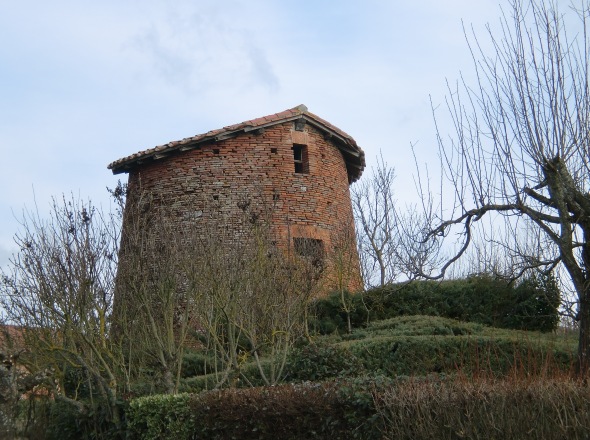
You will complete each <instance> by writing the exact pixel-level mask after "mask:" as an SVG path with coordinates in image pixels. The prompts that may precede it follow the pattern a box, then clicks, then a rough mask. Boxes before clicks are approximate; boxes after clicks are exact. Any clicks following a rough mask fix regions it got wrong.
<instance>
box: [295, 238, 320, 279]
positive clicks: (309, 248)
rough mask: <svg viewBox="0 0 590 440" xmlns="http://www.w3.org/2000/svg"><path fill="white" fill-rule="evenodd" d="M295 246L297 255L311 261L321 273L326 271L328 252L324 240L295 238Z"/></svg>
mask: <svg viewBox="0 0 590 440" xmlns="http://www.w3.org/2000/svg"><path fill="white" fill-rule="evenodd" d="M293 244H294V247H295V252H296V253H297V254H299V255H301V256H302V257H304V258H306V259H307V260H309V261H310V262H311V264H312V265H313V266H314V267H315V268H316V269H318V270H319V271H322V270H323V269H324V266H325V261H324V259H325V257H326V252H325V249H324V242H323V241H322V240H318V239H316V238H306V237H294V238H293Z"/></svg>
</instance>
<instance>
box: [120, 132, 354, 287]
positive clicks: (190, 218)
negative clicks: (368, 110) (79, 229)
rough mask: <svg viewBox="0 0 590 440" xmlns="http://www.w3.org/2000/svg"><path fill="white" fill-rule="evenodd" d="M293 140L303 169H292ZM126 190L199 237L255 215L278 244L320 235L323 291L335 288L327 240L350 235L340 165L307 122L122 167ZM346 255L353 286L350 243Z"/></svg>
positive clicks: (231, 229) (237, 228)
mask: <svg viewBox="0 0 590 440" xmlns="http://www.w3.org/2000/svg"><path fill="white" fill-rule="evenodd" d="M294 145H296V147H295V148H299V149H300V156H301V159H302V162H303V164H302V167H300V168H299V170H300V171H303V172H295V159H294V152H293V146H294ZM128 190H129V192H128V197H129V198H130V200H134V199H135V200H136V199H137V198H138V197H139V195H140V194H143V195H146V194H149V196H150V199H151V200H153V202H155V203H156V205H157V206H161V207H164V209H163V210H162V212H163V213H164V215H165V216H166V218H167V220H168V221H170V222H171V223H172V224H174V225H176V226H177V227H179V228H182V227H183V226H188V225H189V224H190V225H191V228H194V230H196V233H197V234H199V233H200V234H202V235H203V237H205V236H206V235H207V234H211V231H212V230H216V231H220V233H225V234H230V235H232V236H233V237H234V238H235V237H239V236H240V234H244V233H246V232H245V231H246V224H247V222H248V220H249V219H248V217H250V219H251V218H252V217H255V218H260V219H264V220H265V221H268V222H269V224H270V231H271V234H272V236H273V239H274V240H275V241H276V244H277V246H278V247H280V248H282V249H284V250H288V249H292V248H293V239H294V238H312V239H317V240H321V241H322V245H323V246H324V248H325V251H326V255H327V260H328V261H327V263H328V264H327V267H328V270H327V271H326V273H325V274H324V278H325V281H326V282H325V283H324V290H325V291H329V290H331V289H333V288H334V287H335V277H334V276H333V273H331V272H333V269H334V264H333V262H332V261H331V257H330V256H331V255H332V252H333V244H334V242H335V241H339V240H340V241H341V238H342V236H343V235H345V236H348V237H354V222H353V217H352V207H351V202H350V192H349V184H348V175H347V170H346V164H345V162H344V159H343V157H342V154H341V153H340V151H339V150H338V148H337V146H336V145H335V144H334V143H333V142H332V141H330V140H327V139H325V138H324V135H323V134H322V133H321V132H320V131H318V130H317V129H315V128H314V127H313V126H311V125H309V124H307V125H305V127H304V128H303V131H297V130H295V127H294V123H293V122H285V123H282V124H277V125H273V126H271V127H268V128H266V129H265V130H261V131H258V132H256V133H255V132H249V133H243V134H240V135H238V136H237V137H234V138H230V139H226V140H222V141H218V142H211V143H209V144H200V145H199V147H197V148H196V149H193V150H189V151H186V152H182V153H177V154H175V155H173V156H168V157H165V158H163V159H160V160H155V161H150V162H149V163H145V164H143V165H139V166H137V167H135V168H134V169H133V170H131V171H130V174H129V188H128ZM245 213H247V215H245ZM195 226H196V228H195ZM351 254H352V255H351V261H352V262H353V263H352V264H351V266H352V267H351V269H350V270H349V273H348V274H347V277H346V280H345V284H347V285H348V287H349V288H350V289H352V290H356V289H358V288H359V287H360V286H361V283H360V272H359V268H358V255H357V254H356V247H355V246H353V247H352V250H351Z"/></svg>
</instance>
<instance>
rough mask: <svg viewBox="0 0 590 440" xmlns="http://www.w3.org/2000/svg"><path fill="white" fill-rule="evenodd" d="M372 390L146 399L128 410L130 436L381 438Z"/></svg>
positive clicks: (324, 388) (292, 388)
mask: <svg viewBox="0 0 590 440" xmlns="http://www.w3.org/2000/svg"><path fill="white" fill-rule="evenodd" d="M382 381H385V382H386V379H382ZM374 389H375V381H374V380H371V381H368V382H367V381H363V380H352V381H349V382H331V383H321V384H320V383H311V382H307V383H302V384H298V385H293V384H290V385H280V386H275V387H258V388H244V389H226V390H220V391H208V392H204V393H201V394H198V395H194V396H191V395H188V394H183V395H178V396H151V397H142V398H139V399H136V400H134V401H132V402H131V405H130V409H129V411H128V413H127V417H128V438H129V439H130V440H133V439H138V440H139V439H148V440H152V439H153V440H155V439H162V440H166V439H170V440H183V439H207V440H216V439H220V440H221V439H224V440H225V439H240V440H249V439H301V440H303V439H306V440H307V439H327V438H329V439H379V438H381V432H382V431H383V428H384V425H383V421H382V419H381V418H380V417H379V416H378V414H377V411H376V409H375V405H374V396H373V392H374Z"/></svg>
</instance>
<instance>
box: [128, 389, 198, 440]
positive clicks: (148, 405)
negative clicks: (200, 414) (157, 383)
mask: <svg viewBox="0 0 590 440" xmlns="http://www.w3.org/2000/svg"><path fill="white" fill-rule="evenodd" d="M191 399H192V397H191V395H190V394H186V393H185V394H176V395H155V396H145V397H140V398H137V399H134V400H132V401H131V403H130V405H129V408H128V409H127V414H126V416H127V438H128V439H137V440H140V439H141V440H160V439H175V440H182V439H189V438H191V436H192V434H193V432H194V418H193V414H192V413H193V412H192V410H191V408H190V406H189V403H190V401H191Z"/></svg>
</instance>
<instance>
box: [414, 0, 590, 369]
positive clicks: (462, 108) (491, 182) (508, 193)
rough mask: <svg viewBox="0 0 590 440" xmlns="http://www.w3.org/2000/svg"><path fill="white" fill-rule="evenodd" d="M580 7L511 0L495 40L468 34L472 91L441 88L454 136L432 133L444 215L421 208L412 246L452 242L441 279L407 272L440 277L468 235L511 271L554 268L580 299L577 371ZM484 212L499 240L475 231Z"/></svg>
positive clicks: (589, 102) (585, 247)
mask: <svg viewBox="0 0 590 440" xmlns="http://www.w3.org/2000/svg"><path fill="white" fill-rule="evenodd" d="M576 5H577V8H576V9H573V8H572V9H569V10H567V11H566V12H568V13H564V11H561V10H560V9H559V8H558V5H557V2H556V1H552V0H548V1H546V2H545V1H542V0H510V9H509V11H508V12H505V13H503V14H502V18H501V23H500V24H501V26H500V28H499V31H498V33H497V32H496V31H494V30H492V28H491V27H488V41H487V42H486V44H485V45H484V44H483V42H482V40H478V38H477V37H476V36H475V34H473V36H471V37H468V40H469V42H470V48H471V53H472V56H473V60H474V63H475V69H476V73H477V80H476V81H475V84H468V83H467V81H466V80H465V79H463V80H461V81H459V82H458V83H457V85H456V86H450V87H449V92H450V96H449V98H448V99H447V106H448V110H449V112H450V116H451V118H452V121H453V123H454V129H455V132H456V133H455V135H454V136H450V137H449V138H444V139H443V137H442V136H441V135H440V129H438V128H437V131H438V132H439V136H438V139H439V150H440V157H441V164H442V168H443V171H442V172H443V175H444V176H446V178H447V179H448V180H447V183H449V184H450V187H451V190H452V193H454V201H453V204H452V205H450V206H449V207H448V208H447V209H446V210H444V209H443V207H441V210H440V211H438V209H435V207H434V204H433V203H430V204H428V203H427V205H428V206H429V208H430V209H429V210H427V211H428V212H427V215H426V222H427V224H426V225H424V228H423V231H426V232H423V234H424V235H423V237H422V238H423V239H422V240H421V241H420V242H421V243H424V244H425V245H428V246H432V243H433V242H434V243H436V246H438V247H439V250H440V249H445V246H446V245H445V244H444V243H445V242H446V241H449V240H452V239H453V240H454V239H457V240H458V241H457V242H455V248H454V249H455V250H454V253H453V254H452V256H451V257H449V258H448V259H447V262H446V264H444V265H443V266H442V271H441V272H438V273H436V272H435V271H433V270H432V269H433V267H432V266H431V267H430V268H429V267H426V266H425V265H421V266H417V267H415V270H416V271H417V272H421V273H422V274H423V275H427V276H428V277H430V278H436V277H439V276H442V275H444V272H445V271H446V270H447V269H448V268H449V267H450V265H451V264H452V263H453V262H455V261H456V260H457V258H459V257H460V256H461V255H463V254H464V253H465V251H466V249H467V248H468V247H469V244H470V243H471V241H472V240H474V239H476V238H483V239H487V240H490V241H492V242H493V243H494V244H497V245H501V246H503V247H504V249H505V250H506V251H507V252H508V254H509V255H510V257H511V258H513V257H518V258H519V261H520V266H519V267H518V270H519V271H524V270H526V269H527V268H532V267H536V268H540V269H544V270H547V271H549V270H551V269H553V268H555V267H556V266H561V267H562V268H563V269H565V271H566V272H567V274H568V275H569V278H570V280H571V283H572V285H573V287H574V289H575V292H576V294H577V299H578V315H577V319H578V321H579V329H580V338H579V351H578V353H579V365H578V366H579V369H580V372H581V373H583V374H586V373H587V372H588V369H589V368H590V243H589V242H588V238H589V236H590V194H589V190H590V166H589V160H590V156H589V153H590V150H589V149H590V82H589V75H590V34H589V33H588V31H589V30H590V29H589V28H588V18H589V14H590V3H589V2H588V1H586V0H583V1H580V2H577V3H576ZM488 43H489V44H488ZM484 46H485V48H484ZM488 48H489V49H488ZM442 191H444V192H443V193H442V194H443V195H444V194H449V193H448V192H447V191H446V189H445V188H443V189H442ZM429 200H430V201H432V197H431V198H429ZM490 216H491V217H493V218H494V225H497V224H498V220H503V221H502V224H503V225H504V233H505V232H506V231H507V232H508V233H507V234H505V235H504V237H505V238H503V239H501V240H500V239H499V238H498V236H497V235H494V232H492V234H490V232H489V229H487V230H486V229H485V228H481V229H480V228H478V227H477V226H478V225H479V224H481V220H482V219H483V218H487V217H490ZM494 216H495V217H494ZM485 231H487V232H485ZM482 232H483V233H482ZM495 232H497V231H495ZM446 249H448V247H446Z"/></svg>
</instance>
